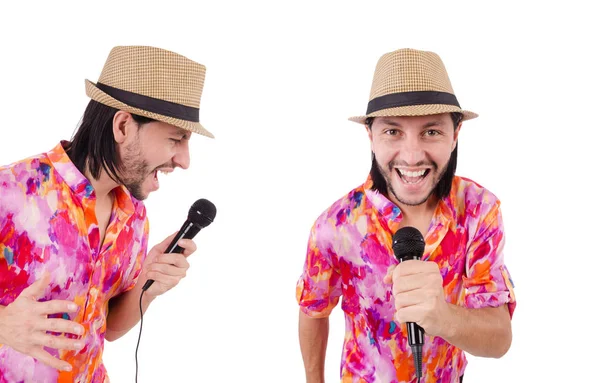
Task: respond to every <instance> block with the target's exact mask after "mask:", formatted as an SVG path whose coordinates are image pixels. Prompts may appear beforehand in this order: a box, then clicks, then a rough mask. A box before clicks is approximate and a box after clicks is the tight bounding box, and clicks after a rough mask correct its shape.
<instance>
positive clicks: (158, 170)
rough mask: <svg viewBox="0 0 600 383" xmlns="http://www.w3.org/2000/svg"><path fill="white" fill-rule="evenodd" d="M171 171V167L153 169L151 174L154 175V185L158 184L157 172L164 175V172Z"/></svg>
mask: <svg viewBox="0 0 600 383" xmlns="http://www.w3.org/2000/svg"><path fill="white" fill-rule="evenodd" d="M172 171H173V170H172V169H156V170H154V174H153V175H154V182H155V184H156V186H157V187H158V186H159V182H158V173H161V174H163V175H164V174H169V173H171V172H172Z"/></svg>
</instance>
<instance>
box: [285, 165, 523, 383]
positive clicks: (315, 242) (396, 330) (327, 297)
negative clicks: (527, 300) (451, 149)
mask: <svg viewBox="0 0 600 383" xmlns="http://www.w3.org/2000/svg"><path fill="white" fill-rule="evenodd" d="M371 186H372V181H371V179H370V177H369V178H368V179H367V182H366V183H365V184H364V185H362V186H360V187H358V188H356V189H354V190H352V191H351V192H350V193H348V194H347V195H346V196H345V197H343V198H341V199H340V200H338V201H337V202H335V203H334V204H333V205H332V206H331V207H330V208H329V209H327V210H326V211H325V212H324V213H323V214H321V216H320V217H319V218H318V219H317V220H316V222H315V224H314V226H313V228H312V231H311V235H310V238H309V242H308V252H307V256H306V262H305V266H304V271H303V274H302V276H301V277H300V279H299V281H298V283H297V287H296V296H297V300H298V302H299V305H300V308H301V310H302V311H303V312H304V313H305V314H307V315H308V316H310V317H314V318H324V317H327V316H329V314H330V313H331V310H332V309H333V308H334V307H335V306H336V305H337V303H338V301H339V298H340V297H342V310H343V311H344V314H345V318H346V335H345V339H344V345H343V352H342V362H341V371H340V375H341V379H342V382H344V383H345V382H348V383H349V382H360V383H367V382H369V383H371V382H377V383H404V382H416V375H415V370H414V364H413V359H412V353H411V349H410V346H409V345H408V342H407V337H406V327H405V326H404V325H400V324H398V323H396V322H395V321H394V313H395V308H394V299H393V296H392V288H391V286H390V285H386V284H384V283H383V277H384V276H385V275H386V272H387V270H388V267H389V266H390V265H395V264H397V263H398V261H397V260H396V259H395V257H394V253H393V250H392V247H391V245H392V235H393V234H394V233H395V232H396V230H398V228H399V225H400V222H401V221H402V212H401V211H400V209H399V208H398V206H396V205H395V204H393V203H392V202H391V201H389V200H388V199H387V198H386V197H385V196H383V195H381V194H380V193H378V192H376V191H374V190H371ZM425 243H426V246H425V252H424V254H423V258H422V259H423V260H428V261H434V262H436V263H437V264H438V265H439V267H440V272H441V274H442V277H443V286H444V292H445V295H446V300H447V301H448V302H450V303H453V304H456V305H460V306H463V307H466V308H481V307H497V306H501V305H503V304H508V308H509V311H510V315H511V317H512V314H513V311H514V309H515V305H516V301H515V295H514V292H513V283H512V281H511V279H510V276H509V273H508V270H507V269H506V267H505V265H504V257H503V246H504V228H503V224H502V217H501V214H500V201H499V200H498V199H497V198H496V197H495V196H494V195H493V194H492V193H490V192H489V191H487V190H486V189H484V188H483V187H481V186H480V185H478V184H476V183H475V182H473V181H471V180H468V179H466V178H461V177H455V178H454V180H453V185H452V190H451V193H450V196H449V197H447V198H445V199H443V200H441V201H440V202H439V203H438V206H437V209H436V211H435V213H434V216H433V219H432V222H431V225H430V227H429V232H428V233H427V235H426V236H425ZM466 364H467V360H466V358H465V354H464V352H463V351H462V350H460V349H458V348H456V347H454V346H453V345H451V344H449V343H448V342H446V341H445V340H443V339H442V338H439V337H428V336H427V335H426V336H425V344H424V346H423V375H424V376H423V377H422V378H421V382H423V383H425V382H427V383H434V382H435V383H450V382H452V383H454V382H458V378H459V377H460V376H461V375H463V373H464V370H465V367H466Z"/></svg>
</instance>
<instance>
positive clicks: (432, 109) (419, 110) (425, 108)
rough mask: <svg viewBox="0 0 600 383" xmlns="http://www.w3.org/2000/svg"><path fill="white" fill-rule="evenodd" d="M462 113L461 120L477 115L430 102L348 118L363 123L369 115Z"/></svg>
mask: <svg viewBox="0 0 600 383" xmlns="http://www.w3.org/2000/svg"><path fill="white" fill-rule="evenodd" d="M452 112H458V113H462V115H463V119H462V120H463V121H465V120H471V119H473V118H476V117H478V116H479V115H478V114H477V113H473V112H469V111H468V110H463V109H461V108H459V107H457V106H454V105H443V104H430V105H410V106H398V107H395V108H388V109H382V110H378V111H376V112H373V113H369V114H368V115H366V116H356V117H350V118H349V119H348V120H350V121H353V122H358V123H359V124H364V123H365V120H366V119H367V118H369V117H401V116H407V117H410V116H429V115H434V114H441V113H452Z"/></svg>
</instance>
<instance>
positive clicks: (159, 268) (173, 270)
mask: <svg viewBox="0 0 600 383" xmlns="http://www.w3.org/2000/svg"><path fill="white" fill-rule="evenodd" d="M187 269H188V268H187V267H185V268H182V267H177V266H173V265H169V264H164V263H153V264H151V265H150V266H149V267H148V273H147V275H148V278H150V279H154V280H157V279H156V278H153V277H152V276H153V275H156V274H161V275H165V276H167V277H178V278H179V279H181V278H183V277H185V275H186V271H187Z"/></svg>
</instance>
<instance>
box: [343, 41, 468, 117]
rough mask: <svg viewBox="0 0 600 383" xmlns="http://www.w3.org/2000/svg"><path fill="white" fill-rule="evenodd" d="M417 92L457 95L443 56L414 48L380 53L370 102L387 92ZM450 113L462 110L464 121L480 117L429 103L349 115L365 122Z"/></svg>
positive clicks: (453, 107)
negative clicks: (368, 120) (381, 118)
mask: <svg viewBox="0 0 600 383" xmlns="http://www.w3.org/2000/svg"><path fill="white" fill-rule="evenodd" d="M415 91H437V92H446V93H451V94H454V90H453V89H452V84H451V83H450V78H449V77H448V73H447V72H446V68H445V66H444V64H443V62H442V60H441V59H440V57H439V56H438V55H437V54H435V53H433V52H426V51H419V50H415V49H399V50H396V51H393V52H389V53H386V54H384V55H383V56H381V58H380V59H379V61H378V62H377V66H376V68H375V74H374V76H373V83H372V85H371V95H370V97H369V101H371V100H373V99H374V98H377V97H381V96H385V95H388V94H393V93H402V92H415ZM448 112H460V113H463V115H464V118H463V120H469V119H472V118H475V117H477V114H475V113H473V112H469V111H466V110H462V109H461V108H459V107H457V106H454V105H445V104H428V105H411V106H401V107H395V108H388V109H382V110H378V111H376V112H373V113H370V114H369V115H367V116H358V117H350V118H349V120H350V121H354V122H359V123H364V121H365V119H366V118H367V117H381V116H423V115H430V114H438V113H448Z"/></svg>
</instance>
